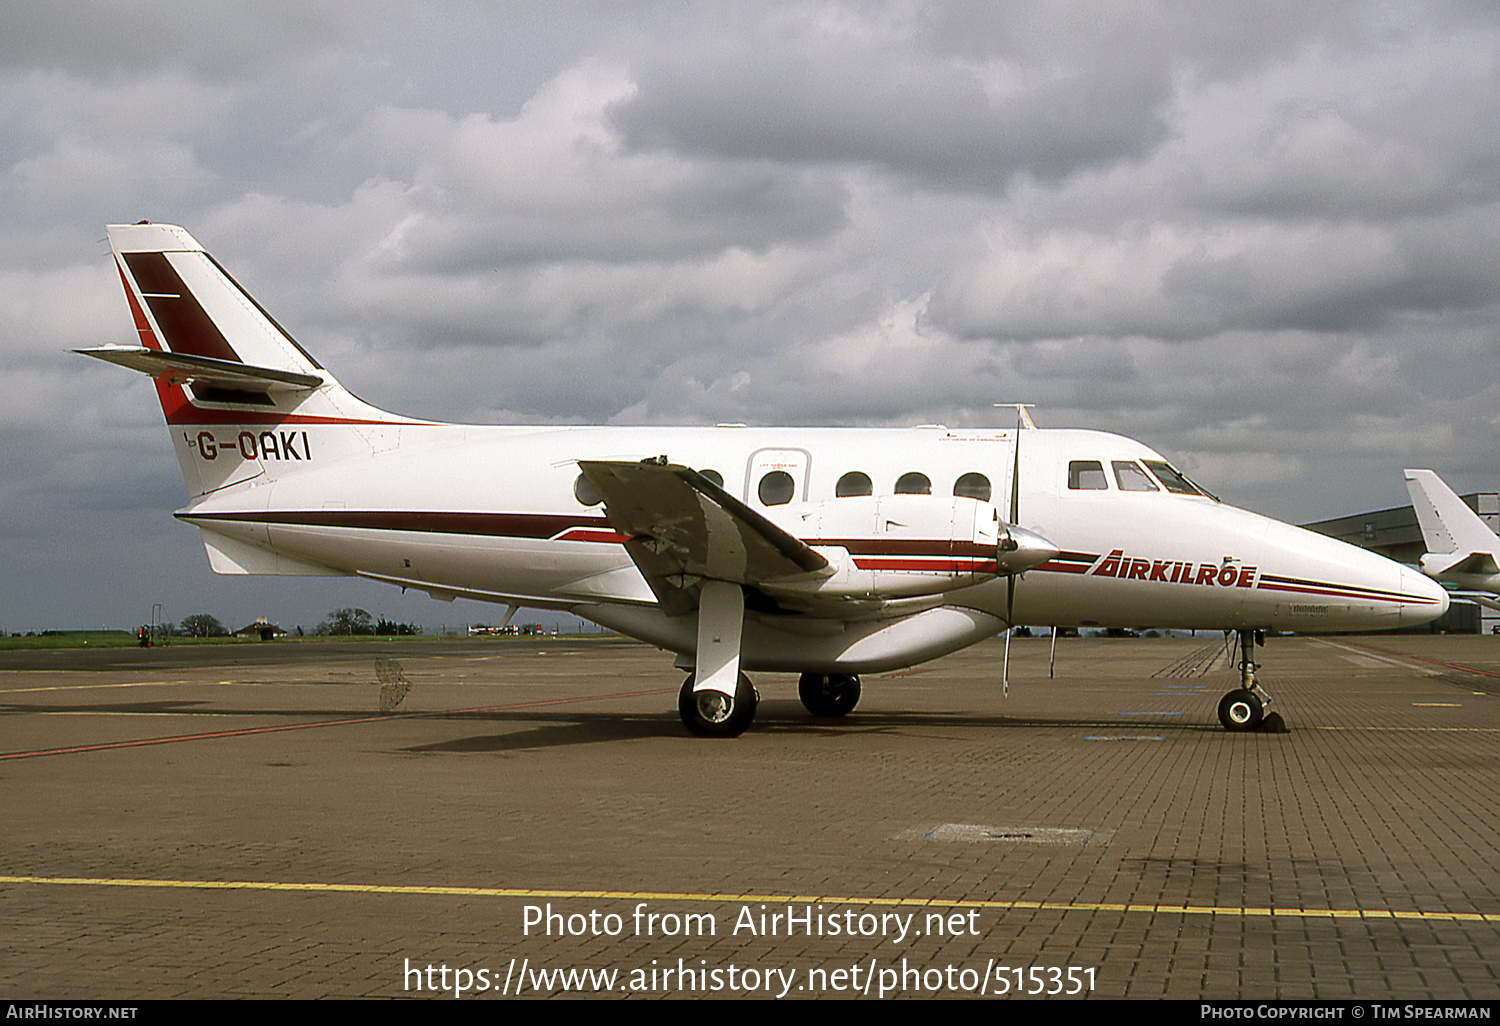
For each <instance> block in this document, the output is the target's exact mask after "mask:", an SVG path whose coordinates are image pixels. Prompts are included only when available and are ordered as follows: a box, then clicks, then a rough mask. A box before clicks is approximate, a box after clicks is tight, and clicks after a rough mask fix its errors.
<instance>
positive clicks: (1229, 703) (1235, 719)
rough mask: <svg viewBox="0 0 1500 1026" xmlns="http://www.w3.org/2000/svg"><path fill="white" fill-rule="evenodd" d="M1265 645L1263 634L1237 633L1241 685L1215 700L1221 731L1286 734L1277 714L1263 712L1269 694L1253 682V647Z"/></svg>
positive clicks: (1283, 724)
mask: <svg viewBox="0 0 1500 1026" xmlns="http://www.w3.org/2000/svg"><path fill="white" fill-rule="evenodd" d="M1265 643H1266V632H1265V631H1255V630H1242V631H1240V632H1239V649H1240V684H1241V686H1240V687H1238V688H1235V689H1234V690H1233V691H1231V692H1229V694H1227V695H1225V696H1224V697H1223V698H1221V699H1219V722H1220V723H1222V724H1224V729H1225V730H1231V731H1246V730H1259V731H1263V732H1265V733H1270V734H1284V733H1286V722H1285V721H1284V720H1282V718H1281V714H1280V713H1274V712H1273V713H1271V714H1270V715H1269V716H1267V715H1266V711H1265V709H1266V705H1267V704H1268V703H1269V702H1270V701H1271V695H1270V693H1269V692H1267V691H1266V690H1264V689H1263V688H1262V687H1261V686H1260V685H1259V684H1258V683H1257V682H1256V680H1255V671H1256V670H1258V669H1259V668H1260V667H1259V666H1258V665H1257V664H1256V662H1255V646H1256V645H1264V644H1265Z"/></svg>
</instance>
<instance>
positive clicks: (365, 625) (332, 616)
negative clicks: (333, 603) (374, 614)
mask: <svg viewBox="0 0 1500 1026" xmlns="http://www.w3.org/2000/svg"><path fill="white" fill-rule="evenodd" d="M318 633H319V634H335V635H341V634H373V633H375V628H374V627H372V626H371V625H370V614H369V613H367V612H365V611H364V610H363V609H335V610H334V611H333V612H331V613H329V614H328V619H326V620H324V621H323V622H322V623H320V624H318Z"/></svg>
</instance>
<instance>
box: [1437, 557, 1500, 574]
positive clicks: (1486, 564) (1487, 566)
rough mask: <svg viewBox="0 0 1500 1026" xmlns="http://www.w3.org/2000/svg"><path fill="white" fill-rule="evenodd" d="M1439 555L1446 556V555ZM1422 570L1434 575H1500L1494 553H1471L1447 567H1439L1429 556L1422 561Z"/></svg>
mask: <svg viewBox="0 0 1500 1026" xmlns="http://www.w3.org/2000/svg"><path fill="white" fill-rule="evenodd" d="M1439 555H1446V553H1440V554H1439ZM1422 568H1423V569H1424V570H1426V571H1427V572H1429V573H1433V574H1472V575H1475V576H1484V575H1490V574H1500V564H1496V562H1495V554H1494V553H1493V552H1470V553H1469V554H1468V555H1466V556H1464V557H1463V558H1462V559H1459V560H1456V561H1455V562H1453V563H1451V564H1449V565H1447V566H1439V565H1437V563H1436V561H1435V560H1433V559H1432V557H1431V556H1429V557H1428V558H1427V559H1424V560H1422Z"/></svg>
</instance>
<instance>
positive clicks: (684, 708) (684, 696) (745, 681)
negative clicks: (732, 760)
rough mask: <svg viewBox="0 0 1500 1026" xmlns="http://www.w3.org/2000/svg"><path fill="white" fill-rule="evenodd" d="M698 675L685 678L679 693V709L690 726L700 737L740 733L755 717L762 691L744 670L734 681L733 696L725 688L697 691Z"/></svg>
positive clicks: (685, 722) (687, 725) (683, 719)
mask: <svg viewBox="0 0 1500 1026" xmlns="http://www.w3.org/2000/svg"><path fill="white" fill-rule="evenodd" d="M697 680H698V676H697V674H693V675H692V676H690V677H688V679H687V680H686V681H684V682H683V685H682V690H681V691H680V692H679V693H678V695H677V711H678V713H679V714H681V716H682V723H683V725H684V726H685V727H687V729H688V730H691V731H692V732H693V733H694V734H697V735H699V736H701V737H739V736H740V735H741V734H743V733H744V732H745V728H746V727H748V726H750V721H751V720H753V719H755V707H756V706H757V705H759V704H760V693H759V692H757V691H756V690H755V686H754V685H753V684H751V683H750V678H749V677H746V676H745V675H744V674H743V673H742V674H740V676H739V680H738V681H736V683H735V688H734V695H733V696H732V697H731V696H729V695H726V694H724V692H722V691H709V690H704V691H694V690H693V685H694V684H696V683H697Z"/></svg>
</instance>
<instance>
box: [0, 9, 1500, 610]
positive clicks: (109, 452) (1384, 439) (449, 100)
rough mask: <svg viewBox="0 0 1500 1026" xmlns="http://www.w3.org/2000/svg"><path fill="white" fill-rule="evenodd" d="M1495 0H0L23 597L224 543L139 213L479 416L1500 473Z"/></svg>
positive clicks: (193, 596)
mask: <svg viewBox="0 0 1500 1026" xmlns="http://www.w3.org/2000/svg"><path fill="white" fill-rule="evenodd" d="M1497 110H1500V8H1497V7H1496V5H1494V4H1493V3H1487V2H1478V0H1476V2H1472V3H1469V2H1461V0H1454V2H1442V0H1433V2H1398V3H1378V2H1369V0H1359V2H1348V3H1344V2H1326V0H1295V2H1290V0H1288V2H1280V0H1270V2H1262V3H1255V4H1247V3H1245V2H1243V0H1230V2H1223V3H1219V2H1197V3H1192V4H1185V3H1149V2H1131V0H1118V2H1111V3H1100V2H1098V0H1081V2H1076V3H1074V2H1044V3H1004V4H997V3H992V2H988V0H979V2H970V3H964V2H945V3H936V2H934V3H922V2H916V0H912V2H891V3H852V2H851V3H824V2H807V3H796V2H788V3H773V2H767V3H754V2H745V0H735V2H726V3H706V2H705V3H693V2H672V3H660V4H651V3H625V2H603V0H600V2H585V0H577V2H553V3H546V4H542V3H535V2H530V0H528V2H516V3H498V2H497V3H482V2H478V0H474V2H467V3H466V2H458V0H454V2H447V3H444V2H424V3H422V4H419V5H418V4H401V3H394V2H392V3H385V2H364V3H362V2H358V0H240V2H238V3H235V4H232V5H231V4H215V3H203V2H201V0H163V2H156V3H152V2H144V0H142V2H125V0H89V2H87V3H81V2H71V0H58V2H52V3H46V4H6V5H4V6H3V7H0V371H3V374H4V381H5V388H4V399H3V400H0V578H3V580H0V628H3V629H5V630H8V631H13V630H27V629H40V628H43V627H57V626H110V627H125V626H131V625H134V624H137V623H141V622H144V621H145V620H147V619H149V617H150V613H151V608H150V607H151V604H152V603H154V602H161V603H163V604H164V605H165V607H166V612H167V615H168V617H169V618H171V619H181V618H182V617H184V616H186V615H188V614H189V613H195V612H209V613H212V614H213V615H216V616H218V617H219V618H220V619H221V620H224V621H225V622H226V623H229V624H231V625H233V626H238V625H240V624H243V623H245V622H248V621H249V620H251V619H253V618H254V617H255V616H257V615H262V614H264V615H267V616H270V617H271V618H273V619H275V620H278V621H279V622H281V623H282V624H284V625H288V626H290V625H293V624H297V623H301V624H304V625H306V626H308V627H311V626H312V625H314V624H316V623H317V621H318V620H320V619H322V618H323V617H324V616H325V615H326V614H327V612H328V611H329V610H331V609H333V608H335V607H338V606H345V605H361V606H364V607H365V608H367V609H369V610H370V611H371V612H372V613H376V614H384V615H387V616H390V617H392V618H396V619H401V620H415V621H417V622H422V623H425V624H428V625H430V626H433V627H436V626H438V625H440V624H443V623H447V624H449V625H450V626H451V625H453V624H455V623H465V622H470V621H478V620H483V619H488V618H493V616H494V609H493V608H492V607H484V606H480V605H478V604H474V603H462V602H460V603H458V604H456V605H451V606H448V605H442V604H440V603H436V602H433V601H431V600H429V599H427V598H425V597H420V596H414V595H413V596H406V597H402V596H400V594H399V593H398V592H397V591H395V589H390V588H383V587H379V586H376V585H372V584H367V583H360V582H354V581H346V580H333V581H328V580H317V579H307V578H287V579H275V578H226V577H216V576H215V575H214V574H213V573H212V572H211V571H210V570H209V569H208V564H207V560H206V558H205V557H204V554H203V550H202V547H201V545H200V544H199V541H198V537H197V532H196V531H194V530H193V529H191V528H188V527H185V526H183V525H180V524H178V523H176V522H175V521H174V520H173V519H172V517H171V512H172V510H174V509H176V508H178V507H179V506H181V505H182V504H183V502H184V501H185V498H186V493H185V490H184V488H183V485H182V481H181V478H180V477H179V475H178V473H177V469H176V460H175V458H174V457H173V455H172V452H171V448H170V445H169V443H168V439H167V435H166V431H165V428H164V426H163V424H162V421H161V412H160V409H159V407H158V406H157V404H156V402H155V399H154V396H153V394H152V391H151V387H150V384H149V382H148V381H147V380H146V379H145V378H144V377H143V376H141V375H137V374H132V373H130V372H128V371H124V370H121V369H118V368H114V367H110V366H106V365H103V364H98V363H95V362H94V361H90V360H86V359H84V358H82V357H78V356H74V355H71V354H70V353H69V352H68V351H69V350H70V349H73V348H78V347H83V346H91V345H98V344H101V343H104V342H110V341H115V342H126V341H130V340H131V338H132V331H131V325H130V320H129V314H128V310H127V308H126V305H125V301H124V298H123V295H122V293H121V289H120V284H119V280H118V278H117V276H116V274H115V271H114V269H113V266H112V262H111V260H110V257H109V248H108V245H107V244H106V242H105V241H104V228H103V226H104V225H105V224H107V223H112V222H122V221H137V220H140V219H143V218H146V219H150V220H154V221H167V222H173V223H177V224H182V225H184V226H185V227H187V228H188V230H189V231H191V232H192V233H193V234H194V235H195V236H196V237H197V238H198V239H199V241H201V242H202V243H203V244H204V245H205V246H206V247H208V249H209V250H210V251H211V252H213V253H214V255H215V256H216V257H217V258H218V259H219V261H220V262H221V263H223V264H224V265H225V266H226V267H227V268H229V269H230V271H231V273H233V274H234V276H235V277H236V278H237V279H238V280H239V281H240V282H241V283H242V284H244V285H245V286H246V288H248V289H249V290H250V291H251V292H252V293H253V294H254V295H255V296H256V297H257V298H258V299H259V300H260V301H261V303H262V304H263V305H264V306H266V307H267V308H268V309H269V310H270V311H271V312H272V313H273V314H274V315H275V316H276V317H277V319H278V320H279V321H280V322H281V323H282V324H283V325H285V326H286V327H287V329H288V330H289V331H291V333H292V334H293V335H295V336H296V337H297V338H298V340H299V341H300V342H301V343H302V344H303V345H304V347H306V348H307V349H308V350H310V351H311V352H313V353H314V354H315V355H317V356H318V357H319V358H320V360H322V362H323V363H325V364H326V365H327V366H328V367H329V368H330V369H331V370H332V371H333V372H334V373H335V374H337V375H338V376H339V378H340V379H341V380H342V382H343V383H344V384H345V385H346V386H348V387H349V388H350V389H352V390H353V391H354V392H355V393H356V394H358V395H360V396H362V397H363V398H365V399H367V400H369V401H371V402H374V403H376V404H377V405H380V406H384V407H386V408H389V409H392V410H394V411H396V412H400V413H405V414H409V415H413V416H421V417H427V418H433V419H450V420H469V421H479V422H492V423H493V422H517V421H524V422H559V423H618V424H629V423H673V424H677V423H681V424H691V423H714V422H723V421H743V422H746V423H751V424H853V425H910V424H918V423H930V422H941V423H947V424H950V425H984V424H994V423H997V422H999V421H1002V420H1003V417H1001V416H1000V415H999V414H998V413H997V411H994V410H993V409H992V408H991V404H992V403H996V402H1015V401H1025V402H1030V403H1035V404H1037V407H1036V411H1035V417H1036V420H1037V422H1038V423H1039V424H1040V425H1042V426H1049V427H1094V428H1104V429H1109V430H1114V431H1118V432H1121V433H1123V434H1127V435H1130V436H1133V437H1136V438H1139V439H1141V440H1142V441H1144V442H1146V443H1148V444H1150V445H1152V446H1153V447H1155V448H1157V449H1159V450H1161V451H1163V452H1165V453H1166V454H1167V455H1168V456H1169V458H1171V459H1173V460H1174V461H1176V462H1177V463H1178V464H1179V465H1181V466H1182V467H1183V468H1184V469H1186V470H1187V471H1188V472H1189V473H1191V474H1193V475H1194V476H1195V477H1197V478H1198V479H1200V480H1201V481H1202V482H1203V483H1204V484H1206V485H1207V486H1208V487H1210V488H1211V489H1213V490H1214V491H1216V492H1217V493H1219V494H1220V495H1221V496H1222V497H1223V498H1224V499H1226V500H1227V501H1230V502H1233V503H1235V504H1236V505H1241V506H1246V507H1248V508H1251V509H1254V510H1257V511H1260V512H1264V513H1268V514H1270V515H1273V516H1276V517H1278V518H1282V519H1287V520H1291V521H1294V522H1303V521H1309V520H1315V519H1321V518H1324V517H1331V516H1336V515H1340V514H1344V513H1355V512H1360V511H1363V510H1368V509H1375V508H1382V507H1388V506H1396V505H1402V504H1404V503H1405V502H1406V501H1407V500H1406V494H1405V490H1404V488H1403V486H1402V482H1401V473H1400V472H1401V468H1402V467H1403V466H1420V467H1431V468H1433V469H1435V470H1437V471H1438V472H1439V473H1441V474H1442V475H1444V476H1445V477H1446V478H1447V479H1448V481H1449V482H1450V483H1451V484H1452V485H1453V486H1454V487H1455V488H1456V489H1458V490H1459V491H1460V492H1468V491H1477V490H1497V489H1500V444H1497V443H1500V438H1497V436H1500V317H1497V314H1500V119H1497V117H1496V111H1497Z"/></svg>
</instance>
